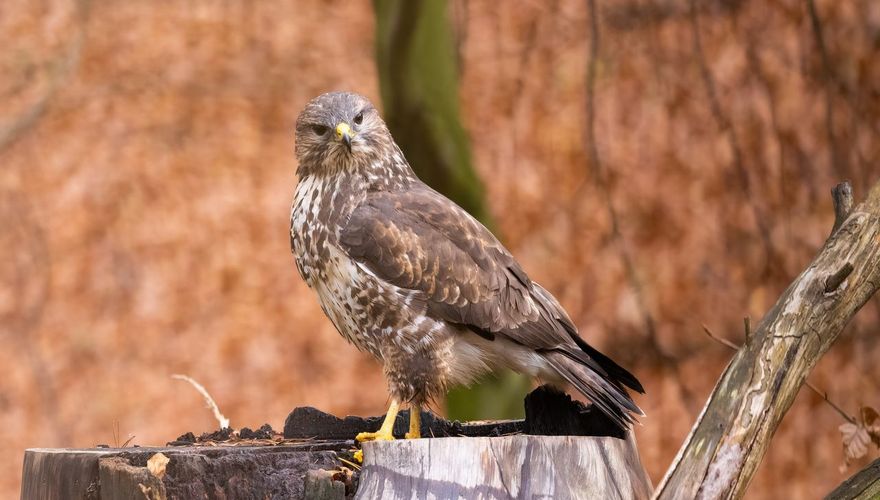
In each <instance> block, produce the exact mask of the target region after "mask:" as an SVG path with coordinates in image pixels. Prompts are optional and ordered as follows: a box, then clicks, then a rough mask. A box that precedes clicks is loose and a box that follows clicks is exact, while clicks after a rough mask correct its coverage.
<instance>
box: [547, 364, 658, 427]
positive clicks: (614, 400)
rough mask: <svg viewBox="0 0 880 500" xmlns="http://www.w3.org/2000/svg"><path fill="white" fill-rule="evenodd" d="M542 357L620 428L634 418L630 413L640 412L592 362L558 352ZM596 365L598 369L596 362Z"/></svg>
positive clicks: (623, 391)
mask: <svg viewBox="0 0 880 500" xmlns="http://www.w3.org/2000/svg"><path fill="white" fill-rule="evenodd" d="M544 357H545V359H547V362H548V363H550V365H551V366H552V367H553V368H554V369H555V370H556V371H557V372H558V373H559V375H560V376H561V377H562V378H563V379H565V380H566V381H567V382H568V383H570V384H571V385H573V386H574V387H575V388H576V389H577V390H578V391H580V392H581V393H582V394H583V395H584V396H586V397H587V398H589V399H590V401H591V402H592V403H593V404H594V405H596V407H597V408H599V410H601V411H602V413H604V414H605V415H607V416H608V417H609V418H611V420H612V421H614V423H615V424H617V425H618V426H619V427H620V428H621V429H624V430H626V429H628V428H629V427H630V425H632V424H633V423H634V422H635V421H636V420H635V417H634V415H642V416H644V413H643V412H642V410H641V409H640V408H639V407H638V406H637V405H636V404H635V402H634V401H633V400H632V398H630V396H629V394H628V393H627V392H626V389H624V388H623V387H622V386H621V384H620V383H619V382H618V381H616V380H611V379H609V378H608V376H607V375H604V374H602V373H600V372H598V371H597V370H596V369H594V368H593V367H591V366H590V365H591V364H595V363H590V364H586V363H583V362H582V360H577V361H576V360H574V359H572V358H571V357H570V356H568V355H566V354H565V353H562V352H546V353H544ZM596 368H598V369H599V370H602V369H601V368H600V367H598V366H596Z"/></svg>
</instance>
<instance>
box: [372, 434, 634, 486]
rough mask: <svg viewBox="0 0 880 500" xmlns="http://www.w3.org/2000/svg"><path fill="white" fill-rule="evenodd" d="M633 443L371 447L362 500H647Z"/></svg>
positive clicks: (450, 442)
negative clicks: (536, 499)
mask: <svg viewBox="0 0 880 500" xmlns="http://www.w3.org/2000/svg"><path fill="white" fill-rule="evenodd" d="M650 495H651V483H650V479H649V478H648V475H647V473H646V472H645V469H644V468H643V467H642V464H641V462H640V460H639V455H638V451H637V450H636V446H635V441H634V440H633V439H632V438H629V439H625V440H624V439H618V438H614V437H586V436H524V435H518V436H503V437H494V438H438V439H413V440H406V441H391V442H387V441H386V442H371V443H364V467H363V469H362V470H361V477H360V485H359V487H358V490H357V495H356V496H355V498H357V499H374V498H382V499H388V500H394V499H411V498H481V499H511V498H553V499H567V498H569V499H581V498H583V499H593V498H602V499H610V500H613V499H643V498H648V497H650Z"/></svg>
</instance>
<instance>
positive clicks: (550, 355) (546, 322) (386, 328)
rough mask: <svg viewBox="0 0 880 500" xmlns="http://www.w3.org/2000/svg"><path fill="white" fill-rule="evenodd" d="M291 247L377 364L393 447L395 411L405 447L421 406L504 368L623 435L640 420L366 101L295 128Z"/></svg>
mask: <svg viewBox="0 0 880 500" xmlns="http://www.w3.org/2000/svg"><path fill="white" fill-rule="evenodd" d="M296 157H297V160H298V163H299V165H298V168H297V175H298V176H299V183H298V184H297V187H296V192H295V195H294V200H293V206H292V209H291V215H290V219H291V220H290V240H291V247H292V251H293V254H294V256H295V258H296V266H297V269H298V270H299V273H300V275H301V276H302V278H303V279H304V280H305V282H306V283H307V284H308V285H309V287H311V288H313V289H314V290H315V292H317V295H318V299H319V301H320V303H321V307H322V309H323V310H324V313H325V314H326V315H327V316H328V317H329V318H330V320H331V321H332V322H333V324H334V325H335V326H336V329H337V330H339V332H340V333H341V334H342V336H343V337H345V338H346V339H347V340H348V341H349V342H351V343H353V344H354V345H355V346H356V347H357V348H358V349H360V350H362V351H367V352H369V353H370V354H372V355H373V356H375V357H376V358H378V359H379V360H380V361H381V362H382V364H383V367H384V374H385V377H386V379H387V382H388V389H389V392H390V395H391V405H390V407H389V409H388V412H387V414H386V417H385V420H384V421H383V423H382V426H381V428H380V429H379V430H378V431H377V432H368V433H361V434H359V435H358V436H357V439H358V441H365V440H376V439H393V437H392V435H391V430H392V428H393V425H394V421H395V419H396V417H397V413H398V408H399V405H400V404H401V403H409V404H410V405H411V411H410V425H409V432H408V433H407V435H406V437H407V438H418V437H420V433H419V430H420V421H419V418H420V410H421V406H422V405H423V404H425V403H426V402H428V401H430V400H431V399H432V398H434V397H437V396H440V395H443V394H445V392H446V390H447V388H448V387H450V386H452V385H457V384H468V383H470V382H472V381H473V380H474V379H476V378H477V377H479V376H481V375H482V374H485V373H487V372H490V371H493V370H495V369H499V368H504V367H506V368H511V369H513V370H515V371H517V372H520V373H524V374H528V375H530V376H532V377H535V378H538V379H541V380H543V381H546V382H550V383H554V384H565V383H569V384H571V385H572V386H574V387H575V388H576V389H577V390H578V391H580V392H581V393H583V394H584V395H585V396H586V397H588V398H589V399H590V400H591V401H592V402H593V404H595V405H596V407H598V408H599V409H600V410H601V411H602V412H604V413H605V414H606V415H607V416H608V417H610V418H611V419H612V420H613V421H614V422H615V423H616V424H617V425H618V426H620V427H621V428H623V429H626V428H628V426H629V425H630V424H631V423H632V422H633V421H634V415H643V413H642V412H641V410H640V409H639V407H638V406H636V404H635V403H634V402H633V400H632V399H631V398H630V396H629V394H628V392H627V390H626V388H627V387H628V388H630V389H632V390H635V391H638V392H640V393H641V392H644V390H643V389H642V386H641V384H640V383H639V381H638V380H637V379H636V378H635V377H634V376H633V375H632V374H630V373H629V372H628V371H627V370H625V369H623V368H621V367H620V366H618V365H617V364H616V363H615V362H614V361H612V360H611V359H609V358H608V357H607V356H605V355H603V354H602V353H600V352H599V351H597V350H596V349H594V348H593V347H591V346H590V345H589V344H587V342H586V341H584V340H583V339H582V338H581V337H580V336H579V335H578V331H577V327H575V325H574V323H572V321H571V319H570V318H569V316H568V314H567V313H566V312H565V311H564V310H563V308H562V306H561V305H560V304H559V302H557V301H556V299H555V298H554V297H553V296H552V295H551V294H550V292H548V291H547V290H545V289H544V288H542V287H541V286H540V285H539V284H537V283H535V282H534V281H532V280H531V279H529V277H528V275H526V273H525V271H524V270H523V269H522V267H520V265H519V263H517V261H516V260H515V259H514V258H513V256H512V255H511V254H510V252H509V251H507V249H506V248H504V246H503V245H502V244H501V243H499V242H498V240H497V239H496V238H495V236H493V235H492V233H491V232H490V231H489V230H488V229H486V228H485V227H484V226H483V225H482V224H480V223H479V222H478V221H477V220H475V219H474V218H473V217H471V216H470V215H469V214H468V213H467V212H465V211H464V210H463V209H462V208H460V207H458V206H457V205H456V204H455V203H453V202H452V201H451V200H449V199H448V198H446V197H444V196H443V195H441V194H440V193H438V192H436V191H434V190H433V189H431V188H430V187H428V186H427V185H426V184H424V183H423V182H422V181H420V180H419V178H418V177H416V175H415V173H414V172H413V170H412V168H411V167H410V165H409V164H408V163H407V161H406V158H404V155H403V153H402V152H401V150H400V148H399V147H398V146H397V144H395V142H394V139H393V138H392V137H391V133H390V132H389V131H388V128H387V126H386V125H385V122H384V121H383V120H382V118H381V117H380V116H379V113H378V112H377V111H376V108H375V107H373V105H372V104H371V103H370V101H369V100H367V99H366V98H365V97H363V96H360V95H357V94H353V93H348V92H332V93H328V94H323V95H321V96H318V97H316V98H315V99H313V100H312V101H311V102H309V103H308V104H307V105H306V107H305V109H304V110H303V111H302V113H301V114H300V115H299V118H298V119H297V121H296Z"/></svg>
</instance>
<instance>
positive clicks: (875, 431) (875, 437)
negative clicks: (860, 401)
mask: <svg viewBox="0 0 880 500" xmlns="http://www.w3.org/2000/svg"><path fill="white" fill-rule="evenodd" d="M860 413H861V416H862V422H864V423H865V429H866V430H867V431H868V435H869V436H871V441H873V442H874V445H876V446H878V447H880V415H878V414H877V410H875V409H874V408H871V407H870V406H863V407H862V409H861V412H860Z"/></svg>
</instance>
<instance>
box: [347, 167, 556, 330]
mask: <svg viewBox="0 0 880 500" xmlns="http://www.w3.org/2000/svg"><path fill="white" fill-rule="evenodd" d="M339 241H340V243H341V245H342V246H343V248H344V249H345V251H346V252H347V253H348V255H349V256H350V257H351V258H352V259H354V260H355V261H357V262H358V263H359V264H361V265H362V266H363V267H365V268H366V269H367V270H368V271H369V272H370V273H372V274H373V275H375V276H377V277H378V278H379V279H382V280H384V281H386V282H389V283H391V284H393V285H395V286H397V287H400V288H404V289H408V290H414V291H416V292H418V293H419V294H420V296H421V297H422V298H423V300H424V301H425V303H426V305H427V310H428V312H429V313H432V314H433V315H435V316H437V317H440V318H442V319H444V320H447V321H450V322H453V323H459V324H463V325H466V326H468V327H472V328H473V329H476V330H479V331H480V332H481V333H482V334H488V335H491V334H492V333H493V332H499V331H502V330H507V329H510V328H516V327H517V326H519V325H521V324H523V323H525V322H529V321H534V320H535V319H537V317H538V316H539V315H540V313H541V311H540V308H539V305H538V304H537V303H536V302H535V301H534V300H533V284H532V282H531V280H530V279H529V277H528V276H527V275H526V273H525V272H524V271H523V269H522V268H521V267H520V265H519V263H517V262H516V260H515V259H514V258H513V256H512V255H511V254H510V252H509V251H508V250H507V249H506V248H505V247H504V246H503V245H502V244H501V243H500V242H499V241H498V239H497V238H495V236H494V235H493V234H492V233H491V232H490V231H489V230H488V229H487V228H486V227H485V226H483V225H482V224H480V222H478V221H477V220H476V219H474V218H473V217H472V216H471V215H469V214H468V213H467V212H466V211H464V210H463V209H461V208H460V207H458V206H457V205H456V204H455V203H453V202H452V201H451V200H449V199H448V198H446V197H444V196H443V195H441V194H439V193H437V192H436V191H434V190H432V189H431V188H430V187H428V186H426V185H423V184H419V185H415V186H411V187H409V188H408V189H405V190H398V191H389V192H376V193H371V194H370V195H368V196H367V197H366V198H365V199H364V200H363V201H362V202H361V203H360V204H359V205H358V207H357V208H355V210H354V211H353V213H352V215H351V217H350V219H349V221H348V223H347V224H346V225H345V227H344V228H343V230H342V232H341V234H340V239H339Z"/></svg>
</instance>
